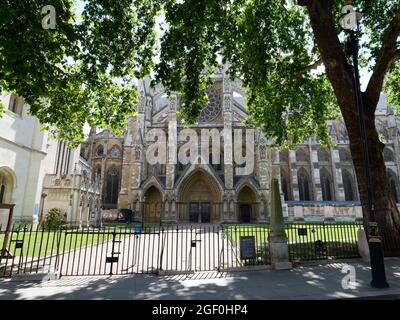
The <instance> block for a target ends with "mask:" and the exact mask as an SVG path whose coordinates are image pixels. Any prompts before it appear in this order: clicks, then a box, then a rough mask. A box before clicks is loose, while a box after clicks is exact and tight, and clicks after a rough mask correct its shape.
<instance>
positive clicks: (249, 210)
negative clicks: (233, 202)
mask: <svg viewBox="0 0 400 320" xmlns="http://www.w3.org/2000/svg"><path fill="white" fill-rule="evenodd" d="M256 201H257V199H256V195H255V193H254V191H253V190H252V189H251V188H250V187H248V186H247V185H245V186H244V187H243V188H242V189H241V190H240V191H239V194H238V211H239V214H238V220H239V222H240V223H250V222H252V220H253V217H254V216H255V214H256V212H255V209H256V208H255V203H256Z"/></svg>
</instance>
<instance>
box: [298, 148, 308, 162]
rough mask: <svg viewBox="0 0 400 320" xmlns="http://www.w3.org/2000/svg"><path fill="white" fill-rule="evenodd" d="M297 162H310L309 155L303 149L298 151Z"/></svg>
mask: <svg viewBox="0 0 400 320" xmlns="http://www.w3.org/2000/svg"><path fill="white" fill-rule="evenodd" d="M296 161H297V162H307V161H308V157H307V154H306V153H305V151H304V150H303V149H297V150H296Z"/></svg>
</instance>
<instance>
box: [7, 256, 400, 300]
mask: <svg viewBox="0 0 400 320" xmlns="http://www.w3.org/2000/svg"><path fill="white" fill-rule="evenodd" d="M385 266H386V277H387V281H388V283H389V285H390V288H387V289H376V288H373V287H371V286H370V285H369V282H370V280H371V269H370V267H369V264H368V263H366V262H363V261H361V260H359V259H358V260H346V261H343V260H342V261H336V262H330V263H319V264H313V265H301V266H296V267H295V268H293V269H291V270H258V271H235V272H196V273H192V274H180V275H164V276H155V275H129V276H111V277H110V276H85V277H84V276H81V277H75V276H69V277H62V278H60V279H58V280H49V281H46V282H32V281H30V282H29V281H20V282H19V281H11V280H10V279H2V280H0V299H2V300H32V299H41V300H42V299H50V300H88V299H95V300H99V299H100V300H104V299H105V300H108V299H110V300H169V299H173V300H191V299H195V300H261V299H262V300H264V299H267V300H269V299H272V300H288V299H289V300H292V299H294V300H297V299H301V300H326V299H354V298H357V299H391V300H396V299H397V300H399V299H400V258H387V259H385ZM353 267H354V269H353ZM353 275H354V276H355V278H351V276H353ZM346 279H347V280H348V279H352V280H354V279H355V281H353V282H350V283H349V282H348V281H346ZM343 284H344V287H343Z"/></svg>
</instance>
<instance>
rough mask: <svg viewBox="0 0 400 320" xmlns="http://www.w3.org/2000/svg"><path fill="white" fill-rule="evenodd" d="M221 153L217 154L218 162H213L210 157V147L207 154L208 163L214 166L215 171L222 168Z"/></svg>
mask: <svg viewBox="0 0 400 320" xmlns="http://www.w3.org/2000/svg"><path fill="white" fill-rule="evenodd" d="M222 158H223V153H220V154H219V163H214V161H213V157H212V151H211V149H210V153H209V154H208V163H209V164H210V165H211V166H212V167H213V168H214V170H215V171H221V170H222V161H223V159H222Z"/></svg>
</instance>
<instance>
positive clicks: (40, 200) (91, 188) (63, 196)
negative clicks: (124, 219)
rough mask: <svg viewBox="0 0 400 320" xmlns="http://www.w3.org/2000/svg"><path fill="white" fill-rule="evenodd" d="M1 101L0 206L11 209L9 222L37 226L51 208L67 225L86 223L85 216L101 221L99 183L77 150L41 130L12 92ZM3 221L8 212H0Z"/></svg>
mask: <svg viewBox="0 0 400 320" xmlns="http://www.w3.org/2000/svg"><path fill="white" fill-rule="evenodd" d="M0 98H1V100H0V101H1V102H2V104H3V105H4V106H5V110H4V114H3V115H2V117H0V203H6V204H15V208H14V222H24V223H31V222H34V223H37V222H38V221H39V219H40V217H42V218H45V216H46V213H47V212H48V211H49V210H50V209H52V208H58V209H62V210H64V211H66V212H67V219H68V221H69V222H71V223H82V224H87V223H89V222H87V219H86V216H87V215H88V212H90V214H91V215H90V216H91V217H92V220H93V221H95V220H96V219H97V220H100V216H101V211H100V203H101V201H100V188H101V186H100V182H96V181H94V180H92V179H91V166H90V164H89V163H88V162H87V161H86V160H84V159H83V158H82V157H80V148H77V149H70V148H68V146H67V144H66V143H65V142H64V141H61V140H55V139H52V138H51V137H50V136H49V133H48V132H46V131H42V130H41V126H40V123H39V120H38V119H37V118H36V117H33V116H31V115H30V114H29V106H28V105H27V104H26V103H24V100H23V98H21V97H18V96H16V95H15V94H11V93H7V94H3V95H1V96H0ZM82 217H83V219H82ZM7 218H8V212H5V210H0V224H2V225H3V226H4V223H5V222H6V221H7ZM93 223H94V222H93Z"/></svg>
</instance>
